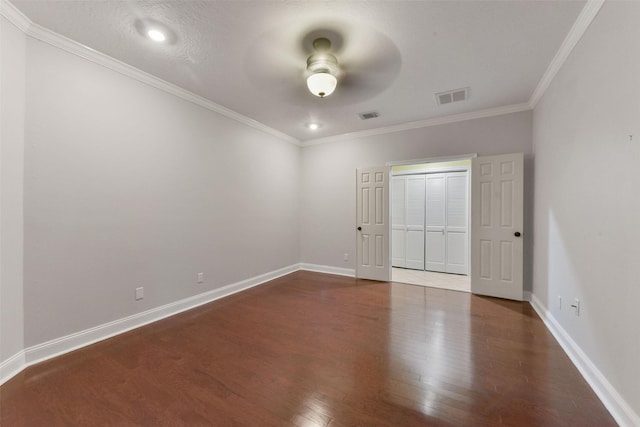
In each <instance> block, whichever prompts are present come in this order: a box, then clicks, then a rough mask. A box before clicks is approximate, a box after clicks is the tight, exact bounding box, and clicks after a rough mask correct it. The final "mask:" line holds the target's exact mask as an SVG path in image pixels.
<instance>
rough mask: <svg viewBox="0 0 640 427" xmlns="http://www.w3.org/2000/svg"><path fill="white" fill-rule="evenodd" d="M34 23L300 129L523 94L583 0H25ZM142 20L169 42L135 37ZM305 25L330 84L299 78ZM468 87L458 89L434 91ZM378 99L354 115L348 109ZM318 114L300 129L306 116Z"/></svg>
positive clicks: (330, 131)
mask: <svg viewBox="0 0 640 427" xmlns="http://www.w3.org/2000/svg"><path fill="white" fill-rule="evenodd" d="M12 3H13V4H14V5H15V6H16V7H17V8H18V9H19V10H20V11H22V12H23V13H24V14H25V15H26V16H27V17H28V18H29V19H31V20H32V21H33V22H35V23H36V24H39V25H41V26H43V27H45V28H48V29H50V30H52V31H54V32H57V33H59V34H62V35H64V36H66V37H68V38H71V39H73V40H75V41H77V42H79V43H81V44H84V45H86V46H88V47H91V48H93V49H95V50H97V51H99V52H102V53H105V54H107V55H109V56H111V57H113V58H116V59H118V60H120V61H123V62H125V63H127V64H130V65H132V66H134V67H136V68H139V69H141V70H143V71H146V72H147V73H150V74H152V75H155V76H157V77H159V78H161V79H163V80H166V81H168V82H170V83H173V84H175V85H177V86H179V87H181V88H183V89H186V90H188V91H190V92H193V93H195V94H197V95H200V96H202V97H204V98H206V99H208V100H210V101H212V102H214V103H216V104H219V105H222V106H224V107H226V108H228V109H231V110H233V111H235V112H237V113H240V114H242V115H244V116H246V117H248V118H250V119H253V120H256V121H258V122H260V123H262V124H264V125H266V126H269V127H271V128H273V129H276V130H278V131H280V132H283V133H285V134H288V135H290V136H292V137H294V138H296V139H298V140H301V141H306V140H311V139H317V138H322V137H327V136H332V135H341V134H345V133H352V132H358V131H364V130H369V129H375V128H382V127H388V126H394V125H399V124H403V123H409V122H414V121H419V120H425V119H432V118H436V117H442V116H448V115H452V114H460V113H468V112H473V111H478V110H484V109H488V108H495V107H502V106H510V105H515V104H521V103H526V102H527V101H528V100H529V98H530V97H531V95H532V93H533V92H534V90H535V89H536V86H537V85H538V82H539V81H540V79H541V78H542V76H543V74H544V73H545V71H546V69H547V67H548V66H549V64H550V63H551V61H552V59H553V57H554V55H555V54H556V52H557V51H558V49H559V48H560V46H561V44H562V42H563V40H564V39H565V37H566V36H567V33H568V32H569V30H570V29H571V27H572V25H573V24H574V22H575V21H576V18H577V17H578V15H579V13H580V11H581V10H582V8H583V6H584V4H585V2H584V1H539V0H535V1H438V2H436V1H267V0H244V1H194V0H189V1H175V0H174V1H151V0H145V1H111V0H105V1H93V0H88V1H86V0H81V1H32V0H13V1H12ZM147 22H156V23H158V24H161V25H162V26H164V27H165V28H166V29H167V30H168V31H169V32H170V34H171V37H170V40H169V41H168V42H167V43H164V44H157V43H154V42H152V41H151V40H149V39H148V38H146V37H145V36H144V35H143V34H142V33H143V31H142V28H143V26H144V25H145V23H147ZM316 36H326V37H328V38H329V39H330V40H331V41H332V43H333V47H334V53H335V55H336V56H337V58H338V61H339V63H340V66H341V70H342V72H341V75H340V78H339V83H338V88H337V89H336V92H335V93H334V94H333V95H331V96H329V97H327V98H325V99H320V98H317V97H315V96H313V95H311V93H309V92H308V91H307V89H306V86H305V81H304V75H305V67H306V58H307V56H309V55H310V54H311V42H312V40H313V38H314V37H316ZM464 87H469V88H470V90H469V99H468V100H467V101H463V102H459V103H454V104H448V105H445V106H440V107H439V106H437V105H436V99H435V96H434V94H435V93H436V92H442V91H447V90H451V89H458V88H464ZM369 111H377V112H379V113H380V117H378V118H375V119H371V120H367V121H363V120H361V119H360V118H359V117H358V115H357V114H358V113H362V112H369ZM310 122H319V123H321V126H322V127H321V128H320V129H318V130H316V131H311V130H309V129H308V128H306V127H305V126H306V125H307V124H308V123H310Z"/></svg>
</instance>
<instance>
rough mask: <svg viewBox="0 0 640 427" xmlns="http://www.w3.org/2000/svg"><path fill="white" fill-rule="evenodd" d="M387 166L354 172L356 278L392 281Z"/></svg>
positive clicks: (388, 170) (388, 173)
mask: <svg viewBox="0 0 640 427" xmlns="http://www.w3.org/2000/svg"><path fill="white" fill-rule="evenodd" d="M390 175H391V174H390V169H389V167H387V166H376V167H369V168H362V169H357V170H356V228H357V230H356V236H357V237H356V277H357V278H360V279H370V280H381V281H389V280H391V262H390V261H391V259H390V254H389V237H390V235H391V226H390V223H389V177H390Z"/></svg>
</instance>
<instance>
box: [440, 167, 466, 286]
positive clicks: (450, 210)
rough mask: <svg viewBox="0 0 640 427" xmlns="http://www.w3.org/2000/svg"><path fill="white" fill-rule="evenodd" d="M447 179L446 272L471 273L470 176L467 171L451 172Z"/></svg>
mask: <svg viewBox="0 0 640 427" xmlns="http://www.w3.org/2000/svg"><path fill="white" fill-rule="evenodd" d="M445 180H446V192H445V193H446V206H447V209H446V218H447V219H446V229H445V238H446V242H445V244H446V254H447V256H446V268H445V270H446V272H447V273H455V274H469V269H468V265H469V263H468V257H469V234H468V228H469V215H468V211H469V206H468V204H467V200H468V197H469V194H468V182H469V178H468V175H467V172H449V173H447V174H446V176H445Z"/></svg>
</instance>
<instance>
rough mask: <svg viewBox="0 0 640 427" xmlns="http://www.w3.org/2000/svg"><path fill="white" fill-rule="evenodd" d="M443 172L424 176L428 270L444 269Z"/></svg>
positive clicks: (444, 214)
mask: <svg viewBox="0 0 640 427" xmlns="http://www.w3.org/2000/svg"><path fill="white" fill-rule="evenodd" d="M445 185H446V180H445V174H443V173H434V174H428V175H427V177H426V191H427V194H426V202H427V205H426V206H427V212H426V238H425V269H427V270H430V271H441V272H444V271H446V265H445V261H446V252H445V247H446V246H445V245H446V240H445V227H446V205H445V189H446V187H445Z"/></svg>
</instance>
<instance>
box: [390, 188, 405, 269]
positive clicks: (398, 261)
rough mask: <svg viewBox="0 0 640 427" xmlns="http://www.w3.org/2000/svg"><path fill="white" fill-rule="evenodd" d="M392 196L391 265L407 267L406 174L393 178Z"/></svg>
mask: <svg viewBox="0 0 640 427" xmlns="http://www.w3.org/2000/svg"><path fill="white" fill-rule="evenodd" d="M392 182H393V184H392V191H391V197H392V198H393V201H392V203H391V221H392V222H391V245H392V247H391V265H392V266H394V267H406V266H407V263H406V258H407V254H406V251H405V248H406V241H405V240H406V239H405V236H406V233H407V223H406V215H405V212H406V209H405V207H406V203H407V198H406V184H407V177H406V176H394V177H393V180H392Z"/></svg>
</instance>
